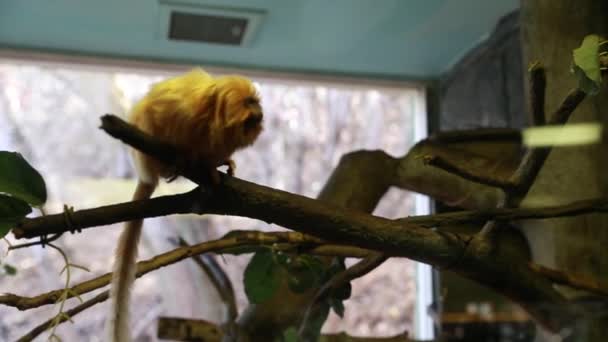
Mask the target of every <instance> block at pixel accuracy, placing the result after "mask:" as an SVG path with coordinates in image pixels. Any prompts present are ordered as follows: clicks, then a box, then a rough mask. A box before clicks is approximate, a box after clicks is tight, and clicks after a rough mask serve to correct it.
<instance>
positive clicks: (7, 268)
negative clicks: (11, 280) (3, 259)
mask: <svg viewBox="0 0 608 342" xmlns="http://www.w3.org/2000/svg"><path fill="white" fill-rule="evenodd" d="M2 268H3V269H4V274H6V275H9V276H14V275H15V274H17V268H15V266H13V265H10V264H3V265H2Z"/></svg>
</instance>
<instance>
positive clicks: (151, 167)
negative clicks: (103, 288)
mask: <svg viewBox="0 0 608 342" xmlns="http://www.w3.org/2000/svg"><path fill="white" fill-rule="evenodd" d="M262 119H263V111H262V107H261V104H260V97H259V95H258V93H257V91H256V89H255V87H254V85H253V84H252V82H251V81H250V80H248V79H246V78H244V77H241V76H238V75H227V76H222V77H217V78H214V77H212V76H211V75H209V74H208V73H207V72H205V71H204V70H203V69H201V68H196V69H193V70H191V71H190V72H187V73H185V74H183V75H181V76H177V77H173V78H169V79H167V80H164V81H161V82H159V83H157V84H155V85H153V86H152V87H151V89H150V90H149V92H148V93H147V94H146V95H145V96H144V97H143V98H142V99H141V100H140V101H139V102H137V103H136V104H135V105H134V107H133V108H132V109H131V111H130V114H129V122H130V123H131V124H133V125H134V126H135V127H137V128H139V129H140V130H142V131H143V132H145V133H148V134H150V135H152V136H154V137H155V138H157V139H159V140H162V141H164V142H166V143H170V144H173V145H174V146H175V147H177V148H178V150H179V151H180V152H181V153H183V154H184V157H185V158H186V161H192V162H194V161H196V162H202V164H203V165H205V167H206V168H207V170H202V171H203V172H208V175H210V176H211V177H210V178H211V180H212V183H216V184H217V183H218V182H219V174H218V171H217V170H216V168H217V167H219V166H222V165H228V173H229V174H230V175H232V174H233V173H234V168H235V165H234V162H233V161H232V160H231V159H230V157H231V155H232V154H233V153H234V152H235V151H236V150H238V149H241V148H244V147H247V146H249V145H251V144H253V143H254V141H255V140H256V139H257V137H258V135H259V134H260V133H261V131H262V129H263V127H262ZM131 152H132V157H133V161H134V164H135V169H136V171H137V175H138V181H137V186H136V189H135V192H134V194H133V200H142V199H148V198H150V197H151V196H152V193H153V192H154V190H155V189H156V186H157V185H158V182H159V179H160V178H165V179H167V180H169V181H171V180H173V179H174V178H175V177H177V173H178V172H176V167H175V166H169V165H164V164H163V163H161V162H160V161H158V160H156V159H154V158H152V157H150V156H148V155H146V154H143V153H141V152H139V151H137V150H135V149H132V150H131ZM142 225H143V220H142V219H139V220H133V221H129V222H127V223H126V224H125V228H124V230H123V232H122V234H121V236H120V238H119V240H118V245H117V248H116V252H115V261H114V269H113V272H112V283H111V290H110V300H111V312H110V315H111V316H110V317H109V320H108V326H107V329H108V334H109V340H110V341H113V342H128V341H130V339H131V337H130V333H129V328H128V325H129V308H128V305H129V297H130V289H131V286H132V284H133V282H134V281H135V268H136V259H137V245H138V242H139V238H140V235H141V229H142Z"/></svg>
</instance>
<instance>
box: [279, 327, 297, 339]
mask: <svg viewBox="0 0 608 342" xmlns="http://www.w3.org/2000/svg"><path fill="white" fill-rule="evenodd" d="M298 341H299V338H298V329H296V328H295V327H289V328H287V329H286V330H285V331H283V342H298Z"/></svg>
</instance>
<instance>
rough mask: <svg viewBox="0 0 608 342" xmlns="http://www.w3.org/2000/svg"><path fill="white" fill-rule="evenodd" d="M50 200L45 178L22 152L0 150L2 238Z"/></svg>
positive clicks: (0, 225) (0, 217)
mask: <svg viewBox="0 0 608 342" xmlns="http://www.w3.org/2000/svg"><path fill="white" fill-rule="evenodd" d="M44 202H46V185H45V184H44V179H42V176H41V175H40V173H38V171H36V170H35V169H34V168H33V167H32V166H31V165H30V164H29V163H28V162H27V161H26V160H25V159H23V157H22V156H21V155H20V154H19V153H15V152H7V151H0V237H3V236H5V235H6V234H7V233H8V232H9V231H10V229H11V228H13V227H14V226H15V225H16V224H17V223H18V222H20V221H21V220H23V218H24V217H25V216H26V215H27V214H29V213H31V212H32V208H31V207H30V205H34V206H37V205H41V204H43V203H44Z"/></svg>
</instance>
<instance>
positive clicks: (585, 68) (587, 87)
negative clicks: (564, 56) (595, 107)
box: [572, 34, 608, 95]
mask: <svg viewBox="0 0 608 342" xmlns="http://www.w3.org/2000/svg"><path fill="white" fill-rule="evenodd" d="M607 45H608V44H607V41H606V40H605V39H604V38H602V37H600V36H598V35H594V34H592V35H588V36H586V37H585V38H584V39H583V42H582V44H581V46H580V47H579V48H577V49H574V50H573V52H572V57H573V66H572V72H573V73H574V74H575V75H576V77H577V78H578V82H579V88H581V89H582V90H583V91H585V93H587V94H589V95H596V94H597V93H598V92H599V90H600V86H601V83H602V70H603V68H605V67H606V66H605V65H602V62H604V61H605V54H606V51H605V50H606V47H607ZM602 50H604V51H602Z"/></svg>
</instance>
